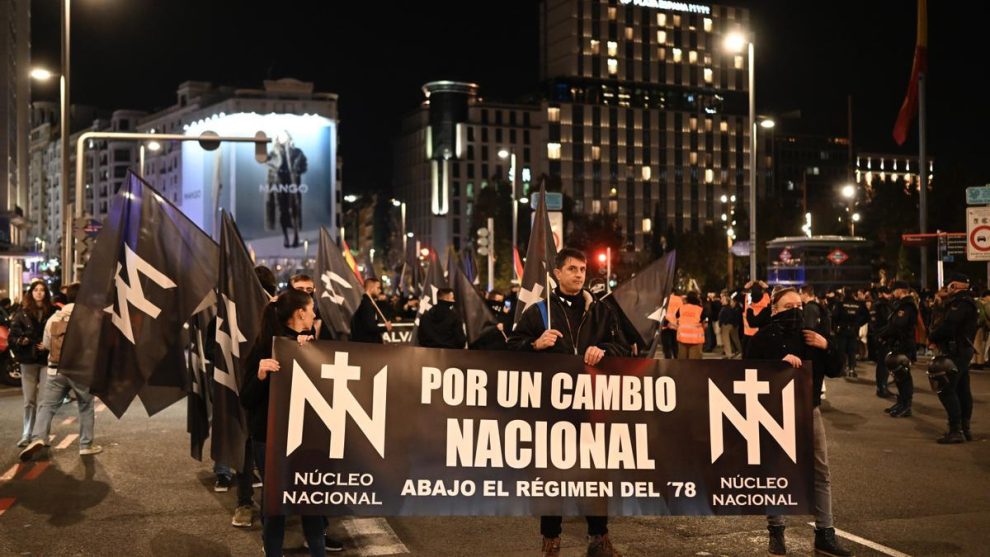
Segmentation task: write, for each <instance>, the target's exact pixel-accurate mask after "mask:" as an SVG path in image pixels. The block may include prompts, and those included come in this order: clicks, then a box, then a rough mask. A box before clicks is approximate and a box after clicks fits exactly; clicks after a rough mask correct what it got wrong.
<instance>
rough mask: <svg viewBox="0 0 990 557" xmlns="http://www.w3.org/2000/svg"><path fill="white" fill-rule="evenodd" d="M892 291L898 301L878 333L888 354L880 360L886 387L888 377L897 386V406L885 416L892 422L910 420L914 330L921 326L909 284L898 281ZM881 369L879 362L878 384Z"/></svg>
mask: <svg viewBox="0 0 990 557" xmlns="http://www.w3.org/2000/svg"><path fill="white" fill-rule="evenodd" d="M890 287H891V288H892V289H893V290H894V299H895V300H896V301H895V302H894V308H893V311H892V312H891V314H890V318H889V319H888V321H887V324H886V325H885V326H884V327H883V328H882V329H880V331H879V332H878V333H877V338H878V340H879V342H880V346H881V347H882V348H881V352H884V354H885V356H884V357H883V358H878V359H880V360H882V361H883V366H884V374H885V376H884V384H886V380H887V377H886V374H887V373H892V374H893V375H894V383H895V384H896V385H897V402H896V403H894V405H893V406H891V407H890V408H887V409H886V410H884V412H887V413H888V414H890V416H891V417H893V418H907V417H910V416H911V401H912V399H913V398H914V380H913V379H912V378H911V362H913V361H914V360H915V359H916V358H917V351H916V349H915V344H914V329H915V327H916V326H917V324H918V306H916V305H915V304H914V297H913V296H911V290H910V288H909V287H908V283H907V282H905V281H903V280H895V281H894V282H893V283H891V285H890ZM880 365H881V362H879V361H878V362H877V368H878V369H877V381H878V382H879V381H880V369H879V367H880ZM885 386H886V385H885ZM879 392H880V385H879V383H878V384H877V393H879ZM878 396H879V395H878Z"/></svg>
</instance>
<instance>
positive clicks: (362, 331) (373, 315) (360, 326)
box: [351, 294, 384, 344]
mask: <svg viewBox="0 0 990 557" xmlns="http://www.w3.org/2000/svg"><path fill="white" fill-rule="evenodd" d="M378 320H379V317H378V312H377V311H376V310H375V306H374V304H373V303H372V301H371V298H370V297H368V295H367V294H365V295H364V296H362V297H361V304H360V305H358V308H357V311H355V312H354V316H353V317H351V340H352V341H354V342H372V343H377V344H382V343H383V342H384V341H383V340H382V329H381V328H380V327H379V326H378Z"/></svg>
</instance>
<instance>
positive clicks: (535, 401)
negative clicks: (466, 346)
mask: <svg viewBox="0 0 990 557" xmlns="http://www.w3.org/2000/svg"><path fill="white" fill-rule="evenodd" d="M274 353H275V358H276V359H278V360H279V364H280V366H281V371H279V372H278V373H275V374H273V375H272V378H271V381H272V386H271V389H272V390H271V404H270V410H269V423H268V445H267V450H268V453H267V455H266V462H268V466H267V467H266V477H265V484H264V497H265V509H266V512H268V513H272V514H293V513H301V514H328V515H370V516H397V515H409V516H411V515H434V516H436V515H468V516H475V515H547V514H550V515H556V514H559V515H568V516H571V515H739V514H757V515H763V514H808V513H809V512H810V510H811V508H812V506H811V501H812V497H813V462H812V456H813V445H812V400H811V373H810V372H809V370H808V369H799V370H795V369H792V368H790V367H788V366H787V364H786V363H784V362H776V361H774V362H771V361H731V360H730V361H702V360H694V361H691V360H663V361H661V360H650V359H633V358H605V359H604V360H603V361H602V362H601V363H600V364H599V365H598V366H597V367H586V366H585V365H584V364H583V362H582V360H581V358H579V357H574V356H565V355H554V354H537V353H520V352H483V351H466V350H438V349H426V348H417V347H410V346H401V345H383V346H376V347H375V348H374V349H373V350H369V349H368V347H367V346H363V345H356V344H349V343H340V342H310V343H307V344H306V345H304V346H301V347H300V346H299V345H298V344H297V343H296V342H294V341H291V340H285V339H277V340H276V342H275V351H274Z"/></svg>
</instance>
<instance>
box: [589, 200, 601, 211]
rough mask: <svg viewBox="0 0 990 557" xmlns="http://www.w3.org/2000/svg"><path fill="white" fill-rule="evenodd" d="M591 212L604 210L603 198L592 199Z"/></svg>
mask: <svg viewBox="0 0 990 557" xmlns="http://www.w3.org/2000/svg"><path fill="white" fill-rule="evenodd" d="M591 212H592V213H595V214H597V213H601V212H602V200H601V199H592V200H591Z"/></svg>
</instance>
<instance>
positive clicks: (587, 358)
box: [0, 248, 990, 557]
mask: <svg viewBox="0 0 990 557" xmlns="http://www.w3.org/2000/svg"><path fill="white" fill-rule="evenodd" d="M554 267H555V268H554V269H553V277H554V279H555V281H556V283H557V287H556V288H555V289H554V290H553V291H552V293H551V295H550V296H549V298H548V299H547V300H541V301H538V302H535V303H533V304H531V305H530V306H528V307H527V308H526V310H525V311H524V312H523V314H522V315H521V318H520V319H519V321H518V323H516V324H515V326H513V322H514V319H513V313H514V312H515V305H516V304H518V303H519V300H518V291H517V290H516V291H513V292H510V293H508V295H505V294H503V293H500V292H488V293H484V297H485V300H486V304H487V305H488V307H489V308H490V309H491V310H492V311H493V313H494V315H495V316H496V320H497V323H496V324H495V325H494V326H491V327H490V328H489V329H487V330H486V331H484V334H482V335H481V338H480V339H479V340H478V341H477V342H474V343H473V344H472V345H471V346H468V342H467V337H466V335H465V326H464V323H463V322H462V320H461V317H460V315H459V314H458V313H457V311H455V303H456V300H455V295H454V291H453V290H451V289H449V288H440V289H438V290H437V291H436V296H435V300H434V301H433V303H432V307H430V308H429V309H428V311H425V312H422V313H420V312H419V304H420V301H419V300H417V299H415V298H411V299H403V298H401V297H399V296H398V295H393V296H391V297H389V296H386V295H385V294H384V293H383V292H382V288H381V286H382V285H381V282H380V281H378V280H377V279H367V280H366V281H365V283H364V287H365V295H364V297H363V298H362V300H361V304H360V306H359V307H358V308H357V310H356V311H355V313H354V315H353V317H352V320H351V323H350V329H351V333H350V336H349V339H348V340H350V341H352V342H366V343H381V342H383V338H382V337H383V332H387V331H391V330H392V327H393V325H394V324H395V323H398V322H403V321H414V320H418V326H417V328H416V336H415V342H416V343H417V344H418V345H420V346H424V347H436V348H471V349H484V350H513V351H524V352H553V353H560V354H573V355H577V356H580V357H582V358H583V360H584V362H585V363H586V364H587V365H591V366H594V365H597V364H598V363H599V362H600V361H601V359H602V358H603V357H605V356H640V357H650V356H652V354H649V353H646V352H645V350H644V349H645V348H646V346H647V345H648V343H644V342H643V339H640V338H638V333H636V332H635V330H634V329H633V330H631V328H630V325H629V323H628V319H626V318H625V316H624V315H623V314H622V311H621V310H620V309H619V307H618V305H617V304H615V303H612V302H611V301H610V299H609V296H608V295H607V293H606V292H605V288H604V284H603V283H602V282H601V281H600V280H595V281H592V282H591V283H590V284H589V285H588V287H587V288H586V286H585V285H586V278H587V277H586V273H587V263H586V258H585V255H584V254H583V253H582V252H580V251H578V250H574V249H570V248H564V249H562V250H561V251H560V252H559V254H558V255H557V258H556V260H555V261H554ZM255 271H256V275H257V277H258V279H259V281H260V283H261V284H262V286H263V287H264V288H265V289H266V290H267V291H268V293H269V295H271V296H272V300H273V301H272V303H271V304H270V305H269V307H268V308H266V313H265V319H264V322H263V325H262V332H261V335H260V336H259V338H258V341H257V342H255V343H254V344H253V346H254V348H253V350H252V352H251V354H250V355H248V356H247V358H246V360H245V361H246V365H245V368H244V369H245V371H246V372H245V375H244V380H243V382H242V384H241V387H240V401H241V404H242V406H243V408H244V411H245V415H246V418H247V424H248V429H249V432H250V440H249V442H248V444H247V445H246V446H245V458H244V465H243V467H242V468H241V469H240V470H232V469H231V468H230V467H229V466H227V465H225V464H224V463H216V466H215V468H214V471H215V473H216V476H217V478H216V484H215V487H214V489H215V490H216V491H221V492H222V491H228V490H229V489H230V488H231V487H234V485H235V482H236V491H237V500H238V501H237V508H236V510H235V512H234V516H233V519H232V524H233V525H234V526H236V527H250V526H251V525H252V523H253V517H254V512H255V507H254V504H253V500H254V488H255V487H258V483H259V481H260V480H259V479H258V477H256V476H255V470H257V472H258V473H260V477H264V469H265V442H266V424H267V421H268V417H267V416H268V404H269V397H268V389H269V381H268V379H269V378H270V377H271V375H272V374H274V373H278V372H279V364H278V361H277V360H275V359H273V358H272V354H271V350H272V339H273V338H275V337H289V338H293V339H296V340H297V341H298V342H299V343H305V342H307V341H309V340H311V339H314V338H329V334H330V333H329V331H328V327H325V326H324V324H323V323H321V320H320V317H319V315H317V310H316V307H315V303H314V292H315V283H314V281H313V279H312V278H311V277H309V276H307V275H296V276H293V277H292V278H291V279H290V280H289V283H288V287H287V288H285V289H283V290H282V291H281V292H277V282H276V279H275V276H274V275H273V274H272V272H271V271H270V270H269V269H267V268H265V267H260V266H259V267H257V268H256V269H255ZM77 292H78V284H73V285H69V286H67V287H66V288H65V289H64V291H63V292H61V293H59V294H57V295H56V296H53V295H52V294H51V292H49V289H48V287H47V285H46V284H45V283H44V282H41V281H38V282H35V283H33V284H32V285H31V287H30V288H29V290H28V291H27V293H26V294H25V296H24V300H23V301H22V302H21V303H19V304H18V305H17V306H16V307H15V308H14V311H13V312H12V314H9V315H7V314H4V313H0V318H6V319H7V320H8V322H9V327H10V335H9V343H10V345H11V347H12V350H13V352H14V355H15V357H16V358H17V361H18V362H19V363H20V366H21V372H22V390H23V394H24V423H23V430H22V436H21V439H20V440H19V442H18V446H20V447H22V448H23V451H22V452H21V458H22V459H23V460H27V459H30V458H32V457H33V456H34V455H35V454H37V453H39V452H41V451H43V450H44V449H45V447H46V442H47V440H48V431H49V428H50V426H51V421H52V417H53V416H54V414H55V412H57V410H58V408H59V406H60V405H61V404H63V403H64V402H65V401H66V400H68V398H72V397H74V398H75V400H76V402H77V404H78V406H79V414H80V437H79V443H80V445H79V446H80V450H79V452H80V454H82V455H88V454H97V453H99V452H100V451H101V450H102V449H101V447H100V446H99V445H95V444H93V415H94V414H93V396H92V395H90V394H89V393H88V391H87V390H86V389H85V388H80V387H79V386H77V385H76V384H74V383H73V382H72V381H71V380H70V379H68V378H66V377H64V376H62V375H60V374H59V373H58V361H59V353H60V350H61V343H62V338H63V337H64V335H65V330H66V323H67V322H68V319H69V318H70V316H71V314H72V307H73V302H74V301H75V295H76V293H77ZM988 332H990V291H984V292H983V293H982V295H981V296H980V298H979V299H976V298H974V296H973V294H972V292H971V289H970V282H969V279H968V278H967V277H965V276H963V275H956V276H953V277H951V278H950V280H949V283H948V284H947V286H946V287H945V288H943V289H940V290H939V291H937V292H934V293H928V292H922V293H920V294H919V293H918V292H915V291H914V290H912V289H911V288H910V287H909V286H908V284H907V283H905V282H903V281H893V282H892V283H890V284H888V285H886V286H884V287H876V288H847V289H843V290H840V291H830V292H818V291H816V290H815V289H814V288H812V287H808V286H805V287H802V288H789V287H788V288H781V287H777V288H774V289H770V287H769V286H768V285H767V284H766V283H764V282H760V281H757V282H750V283H748V284H746V285H745V286H744V287H743V288H741V289H739V290H736V291H728V290H726V291H722V292H721V293H720V294H719V295H716V294H715V293H708V294H707V295H705V296H702V295H701V293H700V292H698V291H687V292H678V291H676V290H675V292H674V293H673V294H672V295H671V296H670V297H669V299H668V301H667V305H666V309H665V312H664V313H663V318H662V321H661V327H660V331H659V343H654V344H659V346H660V347H661V349H662V356H663V357H664V358H686V359H690V358H694V359H699V358H702V357H703V354H704V353H705V352H709V353H712V352H716V351H721V353H722V355H723V356H724V357H725V358H740V357H741V358H745V359H773V360H785V361H787V362H788V363H789V364H790V365H791V366H793V367H795V368H800V367H802V365H803V362H806V361H810V362H812V364H813V374H814V375H813V377H814V393H813V394H814V419H813V423H814V433H815V441H814V456H815V458H814V460H815V463H814V464H815V466H814V468H815V498H814V510H815V549H816V551H817V552H819V553H821V554H824V555H834V556H846V555H852V553H851V552H850V551H848V550H846V549H845V548H843V547H842V546H841V545H840V544H839V542H838V540H837V539H836V536H835V529H834V525H833V522H832V508H831V486H830V475H829V468H828V455H827V450H826V436H825V427H824V423H823V421H822V418H821V412H820V410H819V405H820V403H821V400H822V399H823V398H825V387H824V378H825V377H841V376H843V375H846V376H847V377H851V378H855V377H858V374H859V373H860V371H861V370H862V369H863V367H864V366H865V364H866V362H867V361H872V362H873V364H872V365H874V366H875V385H876V395H877V396H878V397H880V398H883V399H886V398H888V397H890V396H892V395H891V391H890V384H889V383H888V377H890V376H892V377H893V384H894V389H895V390H896V393H897V395H896V396H897V398H896V402H895V403H894V404H893V405H892V406H890V407H889V408H887V409H886V412H887V413H888V414H889V415H890V416H892V417H894V418H908V417H910V416H911V404H912V395H913V391H914V385H913V381H912V375H911V371H910V370H911V364H912V363H914V362H916V361H917V360H918V358H919V356H931V360H930V365H929V370H928V378H929V380H930V382H931V386H932V388H933V389H935V391H936V392H937V393H938V397H939V400H940V401H941V402H942V404H943V406H944V407H945V409H946V413H947V418H948V431H947V433H946V434H945V435H944V436H942V437H941V438H939V439H938V442H939V443H942V444H956V443H964V442H966V441H968V440H972V433H971V430H970V419H971V416H972V408H973V404H972V394H971V391H970V388H969V370H970V369H971V368H982V367H983V366H985V365H986V364H987V348H988V346H990V343H988ZM645 340H646V341H649V340H650V339H645ZM208 357H209V356H208ZM657 357H659V355H658V356H657ZM327 525H328V521H327V519H326V518H325V517H323V516H304V517H302V527H303V532H304V537H305V540H306V545H307V547H308V548H309V554H310V555H311V556H314V557H315V556H322V555H325V553H326V552H328V551H329V552H337V551H342V550H343V544H342V543H340V542H339V541H337V540H334V539H332V538H331V537H330V536H328V535H327V534H326V530H327ZM784 530H785V524H784V520H783V517H779V516H770V517H768V532H769V552H770V554H772V555H784V554H786V547H785V537H784ZM540 532H541V535H542V538H543V541H542V546H541V549H542V555H543V556H544V557H555V556H559V555H560V535H561V517H554V516H544V517H541V519H540ZM587 534H588V547H587V554H588V555H589V556H591V557H612V556H615V557H617V556H618V555H619V553H618V551H617V550H616V549H615V547H614V546H613V544H612V542H611V540H610V539H609V535H608V518H607V517H604V516H597V517H593V516H589V517H587ZM284 535H285V517H278V516H274V517H264V518H263V519H262V538H263V545H264V550H265V553H266V554H267V555H269V556H276V555H281V554H282V543H283V539H284Z"/></svg>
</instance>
